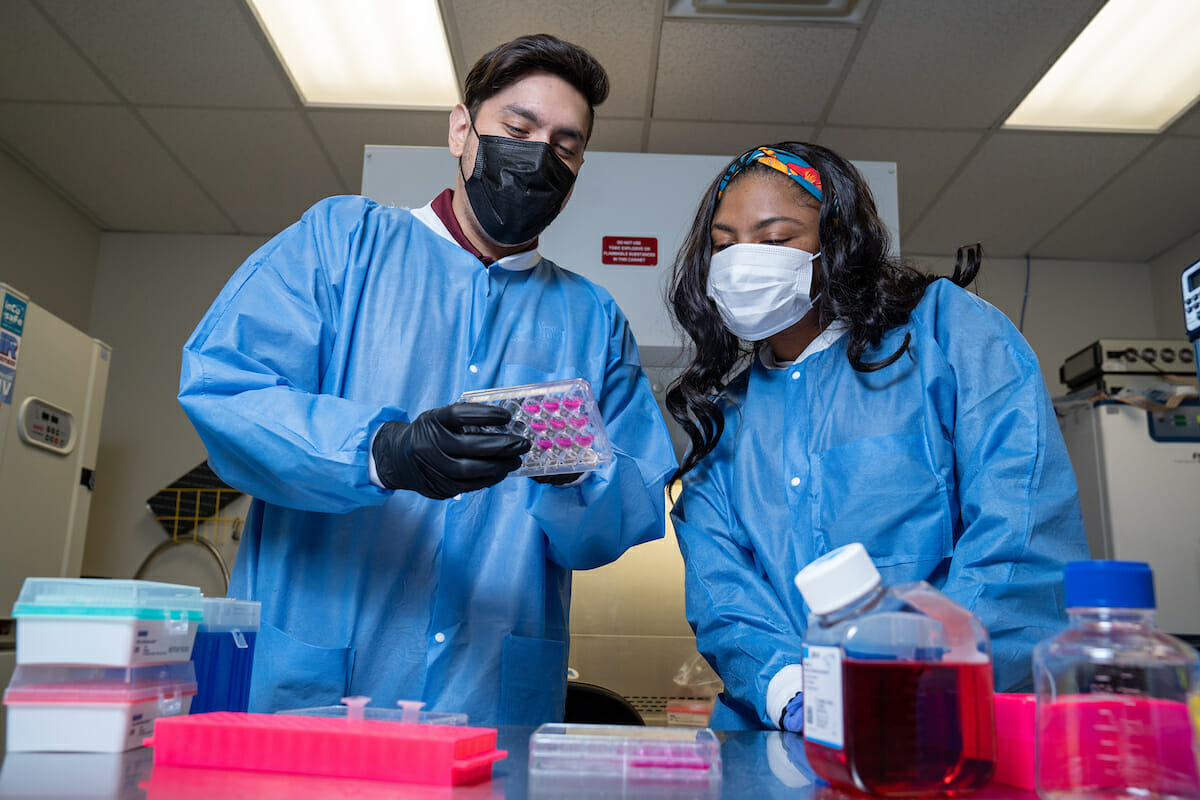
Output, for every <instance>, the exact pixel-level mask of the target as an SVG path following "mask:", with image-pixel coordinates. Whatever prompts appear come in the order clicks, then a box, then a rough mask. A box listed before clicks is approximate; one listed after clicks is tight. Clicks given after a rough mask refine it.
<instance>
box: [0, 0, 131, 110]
mask: <svg viewBox="0 0 1200 800" xmlns="http://www.w3.org/2000/svg"><path fill="white" fill-rule="evenodd" d="M0 100H37V101H40V102H51V103H52V102H78V103H112V102H116V101H117V97H116V95H114V94H113V93H112V92H111V91H109V90H108V88H106V87H105V85H104V83H103V81H101V80H100V78H99V77H97V75H96V73H95V71H94V70H93V69H92V68H91V67H90V66H88V63H87V62H86V61H85V60H83V59H82V58H80V57H79V54H78V53H77V52H75V50H74V49H73V48H72V47H71V46H70V45H69V44H68V43H67V42H66V41H65V40H64V39H63V38H62V37H61V36H59V35H58V33H57V32H56V31H55V30H54V29H53V28H52V27H51V26H50V24H49V23H48V22H46V20H45V18H44V17H43V16H42V15H41V14H39V13H38V12H37V11H35V10H34V9H33V7H32V6H30V5H29V4H28V3H26V2H24V0H8V1H7V2H4V3H0Z"/></svg>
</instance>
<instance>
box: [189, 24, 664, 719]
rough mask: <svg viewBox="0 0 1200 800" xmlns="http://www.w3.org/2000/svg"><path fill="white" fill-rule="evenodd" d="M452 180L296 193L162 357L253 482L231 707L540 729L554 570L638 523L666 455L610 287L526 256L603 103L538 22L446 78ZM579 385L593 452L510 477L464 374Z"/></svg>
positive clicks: (587, 58) (519, 446)
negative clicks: (585, 464)
mask: <svg viewBox="0 0 1200 800" xmlns="http://www.w3.org/2000/svg"><path fill="white" fill-rule="evenodd" d="M464 89H465V91H464V96H465V104H460V105H458V106H456V107H455V108H454V110H453V112H452V113H451V115H450V131H449V144H450V152H451V153H452V154H453V155H454V156H455V157H457V158H458V159H459V161H458V174H457V176H456V178H455V183H454V189H453V190H449V189H448V190H446V191H445V192H443V193H442V194H441V195H440V196H439V197H437V198H436V199H435V200H434V201H433V202H432V203H431V204H430V205H428V206H426V207H424V208H421V209H417V210H415V211H409V210H407V209H396V208H384V207H381V206H378V205H377V204H375V203H373V202H371V201H370V200H367V199H366V198H361V197H339V198H330V199H327V200H324V201H321V202H319V203H317V204H316V205H315V206H314V207H313V208H311V209H310V210H309V211H308V212H307V213H306V214H305V215H304V217H303V218H302V219H301V220H300V221H299V222H298V223H296V224H295V225H293V226H291V227H290V228H288V229H287V230H285V231H284V232H283V233H281V234H279V235H278V236H276V237H275V238H274V239H272V240H271V241H270V242H268V243H267V244H266V245H264V246H263V247H262V248H261V249H259V250H258V251H257V252H256V253H254V254H253V255H252V256H251V257H250V258H249V259H248V260H247V261H246V263H245V264H243V265H242V267H241V268H240V269H239V270H238V272H237V273H236V274H235V275H234V276H233V278H232V279H231V280H230V282H229V283H228V285H227V286H226V287H225V288H224V290H223V291H222V292H221V294H220V295H219V296H218V297H217V299H216V301H215V302H214V304H213V306H212V308H211V309H210V310H209V312H208V313H207V314H206V315H205V317H204V319H203V320H202V321H201V323H200V325H199V326H198V327H197V329H196V331H195V333H193V335H192V337H191V339H190V340H189V341H188V343H187V344H186V345H185V347H184V353H183V370H182V377H181V380H180V394H179V399H180V403H181V404H182V405H183V407H184V409H185V410H186V412H187V413H188V415H189V417H190V418H191V420H192V422H193V423H194V424H195V426H196V429H197V431H198V432H199V434H200V436H201V438H202V439H203V440H204V443H205V445H206V446H207V448H208V452H209V461H210V463H211V464H212V466H213V468H214V469H215V470H216V471H217V473H218V474H219V475H221V477H222V478H223V479H225V480H226V481H227V482H229V483H230V484H231V485H233V486H235V487H237V488H239V489H241V490H243V491H245V492H247V493H249V494H251V495H253V496H254V498H255V500H254V504H253V506H252V508H251V511H250V514H249V519H248V520H247V526H246V531H245V533H244V536H243V540H242V543H241V547H240V552H239V553H238V559H237V564H236V565H235V568H234V574H233V577H232V580H231V582H230V590H229V593H230V596H234V597H240V598H243V599H250V600H258V601H261V602H262V628H261V630H260V633H259V637H258V642H257V646H256V653H255V664H254V671H253V677H252V680H251V701H250V702H251V709H252V710H258V711H274V710H279V709H286V708H297V707H304V706H314V705H330V704H336V703H337V702H338V700H339V699H340V698H341V697H343V696H345V695H347V694H352V695H367V696H370V697H371V698H372V704H373V705H376V706H380V705H382V706H388V705H392V704H393V703H394V702H395V701H396V700H399V699H415V700H422V701H424V702H425V704H426V706H425V707H426V708H427V709H431V710H438V711H458V712H466V713H467V714H468V715H469V717H470V720H471V722H472V723H473V724H480V725H496V724H528V725H535V724H539V723H542V722H546V721H552V720H559V719H561V718H562V714H563V707H564V699H565V695H566V682H565V681H566V678H565V675H566V658H567V637H568V630H567V614H568V610H569V606H570V586H571V570H573V569H588V568H591V567H596V566H599V565H601V564H604V563H607V562H609V561H612V560H614V559H616V558H617V557H618V556H619V555H620V554H621V553H622V552H624V551H625V550H626V549H627V548H629V547H631V546H632V545H635V544H638V543H640V542H645V541H648V540H651V539H654V538H657V537H659V536H662V535H663V530H664V519H663V518H664V507H663V489H664V486H665V481H666V476H667V475H669V474H670V473H671V472H672V471H673V469H674V466H675V459H674V455H673V452H672V450H671V446H670V440H669V437H668V434H667V431H666V426H665V424H664V423H663V421H662V417H661V415H660V414H659V413H658V409H657V406H656V405H655V401H654V398H653V396H652V395H651V392H650V389H649V383H648V381H647V379H646V377H645V375H644V373H643V372H642V370H641V366H640V363H639V360H638V355H637V350H636V345H635V343H634V340H633V337H632V335H631V333H630V330H629V325H628V323H627V321H626V319H625V317H624V315H623V314H622V312H621V311H620V309H619V308H618V307H617V306H616V304H615V302H614V301H613V299H612V297H611V296H610V295H609V294H608V293H607V292H606V291H605V290H603V289H601V288H600V287H598V286H596V285H595V284H593V283H591V282H589V281H587V280H586V279H584V278H582V277H580V276H578V275H575V274H573V273H571V272H568V271H566V270H564V269H561V268H560V267H558V266H556V265H555V264H553V263H551V262H549V261H547V260H546V259H543V258H542V257H541V256H540V255H539V254H538V252H537V249H536V245H537V236H538V234H539V233H541V231H542V230H543V229H544V228H545V227H546V226H547V225H548V224H549V223H550V222H551V220H553V218H554V217H555V215H557V213H558V212H559V210H560V209H561V208H562V206H563V204H564V203H565V202H566V199H567V196H568V195H569V193H570V189H571V186H572V185H573V182H574V179H575V175H576V174H577V173H578V171H579V168H580V167H581V166H582V164H583V151H584V147H585V145H586V143H587V139H588V137H589V135H590V134H591V130H592V123H593V118H594V107H595V106H596V105H597V104H599V103H601V102H603V100H604V99H605V97H606V96H607V94H608V78H607V76H606V75H605V72H604V70H603V68H602V67H601V66H600V65H599V64H598V63H597V62H596V61H595V59H594V58H593V57H592V56H591V55H590V54H588V53H587V52H586V51H585V50H583V49H581V48H579V47H577V46H575V45H572V44H569V43H567V42H563V41H560V40H558V39H556V38H554V37H552V36H546V35H539V36H529V37H522V38H519V39H516V40H514V41H512V42H509V43H507V44H504V45H501V46H500V47H497V48H496V49H495V50H493V51H492V52H490V53H488V54H487V55H485V56H484V57H483V58H481V59H480V60H479V62H478V63H476V64H475V66H474V67H473V68H472V69H471V72H470V74H469V75H468V76H467V80H466V83H465V87H464ZM576 377H582V378H586V379H587V380H588V381H589V382H590V383H591V385H592V389H593V392H594V394H595V397H596V400H597V403H598V404H599V406H600V410H601V413H602V415H603V417H604V422H605V426H606V430H607V433H608V436H609V439H610V441H611V443H612V445H613V450H614V459H613V462H612V463H611V464H609V465H607V466H605V467H604V468H602V469H600V470H597V471H594V472H590V473H586V474H583V475H578V476H568V477H567V478H565V479H563V478H542V479H535V480H531V479H529V478H526V477H510V478H508V479H507V480H506V479H505V478H506V476H507V475H508V473H509V472H510V471H511V470H513V469H514V468H516V467H517V466H519V465H520V463H521V453H522V452H523V451H524V450H525V449H526V448H527V447H528V445H527V444H526V443H525V442H524V441H523V440H521V439H519V438H518V437H514V436H509V435H506V434H501V433H485V432H478V430H479V428H480V427H487V426H496V425H502V424H503V423H504V422H505V421H506V420H507V418H508V415H507V412H504V411H501V410H499V409H498V408H495V407H491V406H481V405H478V404H470V403H456V402H455V401H456V399H457V398H458V397H459V396H460V395H461V394H462V393H463V392H464V391H468V390H476V389H489V388H498V387H505V386H514V385H521V384H528V383H538V382H543V381H550V380H559V379H566V378H576Z"/></svg>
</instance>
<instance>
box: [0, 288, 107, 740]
mask: <svg viewBox="0 0 1200 800" xmlns="http://www.w3.org/2000/svg"><path fill="white" fill-rule="evenodd" d="M0 301H2V302H3V308H2V316H0V689H2V688H3V687H4V686H7V685H8V681H9V676H10V675H11V673H12V670H13V667H14V664H15V646H16V628H15V625H14V623H13V620H12V607H13V603H14V601H15V600H16V599H17V594H18V592H20V589H21V585H22V583H24V581H25V578H26V577H29V576H46V577H49V576H61V577H79V574H80V569H81V566H82V562H83V545H84V537H85V535H86V533H87V520H88V511H89V508H90V506H91V498H92V489H93V487H94V483H95V479H96V476H95V469H96V451H97V449H98V445H99V439H100V417H101V414H102V413H103V411H104V393H105V389H106V387H107V385H108V369H109V363H110V355H111V352H110V348H109V347H108V345H106V344H105V343H104V342H101V341H100V340H98V339H94V338H92V337H90V336H88V335H87V334H85V333H83V332H82V331H80V330H78V329H77V328H75V327H73V326H72V325H70V324H68V323H67V322H65V321H63V320H62V319H59V318H58V317H56V316H54V315H53V314H51V313H50V312H49V311H47V310H46V309H44V308H42V307H41V306H39V305H38V304H37V303H34V302H33V301H32V300H31V299H30V298H29V297H28V296H27V295H25V294H23V293H22V292H20V291H18V290H16V289H14V288H12V287H10V286H8V285H6V284H4V283H0ZM2 716H3V709H2V708H0V717H2ZM2 737H3V726H2V725H0V738H2Z"/></svg>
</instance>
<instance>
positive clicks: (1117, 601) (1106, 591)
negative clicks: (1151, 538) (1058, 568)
mask: <svg viewBox="0 0 1200 800" xmlns="http://www.w3.org/2000/svg"><path fill="white" fill-rule="evenodd" d="M1063 584H1064V586H1065V589H1066V599H1067V608H1154V607H1155V603H1154V573H1153V572H1151V571H1150V565H1149V564H1147V563H1145V562H1142V561H1072V562H1070V563H1069V564H1067V566H1066V567H1065V568H1064V569H1063Z"/></svg>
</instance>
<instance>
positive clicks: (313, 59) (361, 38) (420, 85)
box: [250, 0, 459, 108]
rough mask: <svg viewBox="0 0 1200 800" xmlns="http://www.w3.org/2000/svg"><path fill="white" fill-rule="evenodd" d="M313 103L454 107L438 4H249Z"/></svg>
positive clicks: (400, 0) (371, 0)
mask: <svg viewBox="0 0 1200 800" xmlns="http://www.w3.org/2000/svg"><path fill="white" fill-rule="evenodd" d="M250 7H251V9H253V11H254V14H255V16H257V17H258V21H259V24H260V25H262V27H263V30H264V31H266V33H267V37H268V38H269V39H270V40H271V44H272V46H273V47H274V48H275V52H276V54H277V55H278V56H279V59H280V60H281V61H282V62H283V65H284V67H285V68H286V69H287V71H288V75H290V76H291V79H292V83H293V84H295V86H296V91H298V92H299V93H300V97H301V98H302V99H303V100H304V102H305V104H306V105H325V106H383V107H390V108H451V107H453V106H454V104H455V103H457V102H458V101H459V94H458V92H459V89H458V80H457V78H456V77H455V75H454V65H453V63H452V61H451V60H450V48H449V46H448V45H447V43H446V31H445V28H444V27H443V26H442V15H441V11H440V10H439V9H438V5H437V0H250Z"/></svg>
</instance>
